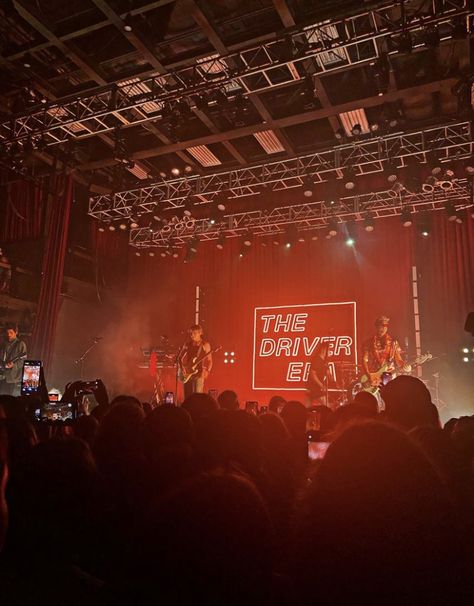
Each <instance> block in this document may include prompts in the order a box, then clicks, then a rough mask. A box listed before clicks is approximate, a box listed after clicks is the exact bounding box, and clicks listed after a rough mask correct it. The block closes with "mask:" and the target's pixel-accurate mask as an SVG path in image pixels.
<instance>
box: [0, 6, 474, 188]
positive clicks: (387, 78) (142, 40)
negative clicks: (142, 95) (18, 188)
mask: <svg viewBox="0 0 474 606" xmlns="http://www.w3.org/2000/svg"><path fill="white" fill-rule="evenodd" d="M0 7H1V8H0V28H1V45H2V49H1V58H0V72H1V73H0V81H1V89H0V90H1V95H0V112H1V115H0V118H1V122H2V128H1V129H0V137H1V139H0V143H1V144H2V145H3V146H5V145H6V143H8V140H9V135H8V128H7V126H8V124H9V123H11V118H12V116H14V117H15V116H21V115H24V114H27V113H28V112H33V111H37V108H38V107H41V106H43V108H44V109H45V111H49V110H48V108H50V107H53V106H54V104H55V103H59V105H60V104H61V100H62V98H64V97H66V96H70V95H74V96H77V95H85V96H87V95H88V94H89V93H90V92H91V91H92V92H94V90H95V89H96V88H98V87H107V86H108V85H111V84H114V83H116V84H118V86H121V85H123V83H124V82H127V81H130V80H131V79H132V78H138V79H141V78H143V77H147V76H151V75H158V74H167V73H169V72H170V71H174V70H177V69H181V68H183V67H192V66H195V65H196V61H198V60H203V59H206V58H209V57H211V56H214V55H215V56H217V57H220V58H222V59H223V65H224V67H225V68H226V69H229V70H231V69H235V70H236V73H238V74H240V73H241V72H239V71H238V70H239V64H238V61H237V59H234V58H229V55H230V54H231V53H235V52H236V51H245V50H246V49H251V48H254V49H258V47H259V45H264V44H266V43H269V42H274V41H277V42H276V43H275V45H274V49H275V52H276V53H277V54H278V59H277V61H276V63H278V65H276V67H275V69H274V70H272V72H271V73H270V72H269V74H268V75H269V80H264V79H262V78H263V76H262V74H260V73H254V74H252V75H249V77H248V78H242V79H241V80H240V85H241V88H237V89H233V88H232V86H223V87H221V88H220V89H216V87H213V92H212V94H211V95H207V94H206V92H205V91H203V93H202V94H200V95H199V97H198V101H197V102H195V101H193V103H191V104H189V103H185V104H184V105H183V104H181V101H180V99H179V95H178V96H177V95H176V94H175V93H173V94H174V97H173V100H172V101H170V103H168V104H165V105H164V106H163V107H162V109H161V110H160V111H159V112H156V115H155V114H154V115H153V119H150V116H145V118H146V119H144V120H143V121H138V120H137V121H136V123H135V124H134V125H133V126H132V125H130V124H128V125H127V121H126V119H125V118H124V119H122V120H116V124H115V125H114V128H113V129H109V130H107V131H106V132H102V133H100V134H95V135H94V134H93V136H92V135H91V136H87V137H84V138H82V137H80V136H79V137H78V136H77V133H76V134H75V133H74V131H73V130H72V129H71V131H70V133H69V140H68V141H67V142H66V143H61V144H59V145H53V144H51V141H50V140H49V139H48V138H47V137H46V139H43V138H42V137H43V135H45V134H46V133H42V132H41V128H40V129H39V130H38V129H37V130H36V131H32V134H31V137H30V142H29V143H28V145H29V147H28V149H26V147H25V141H24V140H23V141H22V142H21V145H18V146H16V147H13V148H12V147H9V148H8V150H7V151H5V149H3V150H2V154H1V161H2V165H3V166H4V167H6V168H7V178H10V177H11V175H12V174H13V173H14V172H15V171H16V172H17V173H18V172H21V171H23V172H25V171H29V172H30V173H33V174H37V175H40V174H42V173H44V172H47V171H48V170H50V167H51V166H52V165H53V164H54V162H57V161H59V162H66V161H67V162H68V163H69V164H70V166H71V167H72V169H73V170H74V175H75V177H76V178H77V180H78V181H80V182H83V183H85V184H89V185H91V186H92V189H94V188H95V190H96V191H101V190H102V188H108V189H111V188H115V189H116V188H117V187H122V188H127V187H130V186H132V185H133V183H134V182H137V181H140V180H141V181H142V182H143V181H145V180H146V179H147V178H148V177H151V178H153V177H155V176H156V175H159V174H160V173H162V174H163V175H164V174H165V173H166V174H169V173H170V171H171V169H173V168H179V169H180V170H184V167H185V166H188V167H190V168H188V170H190V171H191V170H192V171H195V172H204V173H205V172H206V171H208V172H209V171H212V170H216V168H217V169H224V170H229V169H231V168H232V167H234V166H235V167H241V166H245V165H247V164H252V163H257V162H265V161H266V160H268V159H270V160H273V159H275V158H278V157H282V158H284V157H294V156H297V155H298V154H302V153H306V152H308V151H312V150H315V149H319V148H329V147H331V146H333V145H335V144H336V143H337V142H338V138H337V137H338V136H339V137H340V136H341V135H342V136H343V137H344V138H345V139H350V138H351V137H353V133H352V132H351V124H352V125H353V124H354V123H355V122H356V123H362V122H363V123H366V124H367V126H368V130H369V131H370V132H368V133H366V134H365V135H364V134H363V136H374V133H378V132H381V131H384V130H387V129H389V128H392V129H397V130H398V131H399V130H413V129H416V128H419V127H421V126H424V125H432V124H439V123H445V122H448V121H449V120H452V119H456V118H458V117H459V116H460V114H461V113H462V112H465V111H466V106H465V103H464V105H463V100H462V98H461V97H462V95H460V94H459V90H460V88H459V86H458V87H457V88H456V85H457V84H458V83H459V82H460V83H461V84H462V83H463V82H465V81H467V82H472V78H471V75H472V72H471V60H470V57H471V54H472V37H471V35H470V33H469V30H470V26H471V24H472V16H470V15H469V13H468V2H465V1H464V0H449V1H448V0H431V1H426V0H406V1H405V2H395V1H394V2H387V1H385V2H380V1H379V2H375V1H372V2H371V1H364V2H361V0H359V1H352V0H348V1H342V0H339V1H330V0H312V1H311V0H212V1H211V0H176V1H171V0H158V1H155V2H146V0H139V1H133V2H132V1H127V0H69V1H68V2H64V1H63V0H36V1H33V0H13V1H2V2H1V4H0ZM371 11H374V12H371ZM450 11H451V14H452V15H454V17H455V15H461V16H460V17H457V18H454V17H452V18H451V17H450V16H449V15H450ZM443 15H447V18H445V19H444V20H442V19H441V17H442V16H443ZM437 17H440V19H441V20H439V21H436V19H437ZM340 20H343V21H340ZM433 20H434V21H433ZM432 21H433V23H434V26H433V27H430V26H429V24H430V23H431V22H432ZM336 22H339V24H338V25H337V26H332V25H331V24H332V23H336ZM324 23H327V24H326V25H325V27H326V31H327V32H329V35H330V36H331V39H332V41H333V42H334V44H335V45H336V46H337V45H339V47H338V49H335V50H332V51H328V52H327V53H325V55H324V56H323V55H320V56H319V58H318V59H316V58H315V57H313V56H311V57H309V58H308V59H306V60H304V61H302V60H301V57H302V55H301V54H298V52H299V50H298V44H300V45H301V46H304V48H303V54H304V52H305V51H306V50H307V49H308V48H312V47H314V45H315V44H318V43H319V42H318V40H316V41H315V40H314V39H311V37H310V36H309V34H305V33H304V31H305V30H304V28H305V27H310V26H312V25H314V24H324ZM414 25H416V27H415V28H414V29H413V32H412V33H411V34H410V36H409V40H408V42H407V39H406V36H405V37H404V36H403V31H402V35H400V28H402V30H403V28H404V27H405V26H407V28H409V27H411V26H414ZM331 27H332V28H333V29H332V30H331V29H330V28H331ZM351 28H352V29H351ZM391 29H392V30H393V31H394V35H393V36H390V35H389V34H390V30H391ZM378 30H384V31H385V33H386V35H384V36H378V35H377V31H378ZM298 32H301V33H300V34H298ZM364 33H365V34H366V41H365V42H364V44H359V45H356V46H351V37H352V36H354V39H355V37H356V36H361V35H362V34H364ZM297 34H298V35H297ZM290 35H291V36H292V37H291V40H290ZM298 36H299V37H298ZM341 45H342V46H341ZM364 45H365V46H364ZM324 48H326V47H324ZM328 48H329V47H328ZM259 52H260V51H259ZM261 52H263V47H262V51H261ZM288 52H290V55H289V56H288V55H287V56H286V59H285V60H286V63H285V64H284V65H281V58H282V56H283V55H284V53H288ZM291 53H294V54H293V55H291ZM374 53H375V55H374ZM293 56H294V57H295V62H293V61H291V60H288V59H291V58H292V57H293ZM296 59H299V61H296ZM250 68H251V65H247V66H246V69H247V70H249V69H250ZM289 75H291V77H289ZM262 82H263V83H264V85H262ZM190 85H191V84H190ZM255 89H258V90H259V92H252V91H255ZM453 89H454V90H453ZM193 99H195V97H194V98H193ZM467 109H470V108H467ZM134 112H135V109H134V108H132V109H130V114H129V116H130V122H133V119H132V116H133V115H134ZM350 112H356V113H355V114H350ZM135 118H136V115H135ZM118 127H120V129H119V128H118ZM79 134H80V133H79ZM40 137H41V141H42V144H40V143H39V141H40ZM201 140H202V141H201ZM30 143H32V144H31V145H30ZM31 148H33V149H31ZM118 148H120V150H119V151H120V153H121V154H122V161H121V162H120V161H119V160H117V150H118ZM27 152H28V153H29V155H30V159H29V161H28V162H27V163H25V161H24V158H25V155H26V154H27ZM123 158H125V159H126V160H127V162H125V163H124V162H123ZM118 167H120V169H121V170H120V175H119V174H118V173H119V171H118ZM124 167H125V168H124ZM117 179H119V180H120V182H119V183H117Z"/></svg>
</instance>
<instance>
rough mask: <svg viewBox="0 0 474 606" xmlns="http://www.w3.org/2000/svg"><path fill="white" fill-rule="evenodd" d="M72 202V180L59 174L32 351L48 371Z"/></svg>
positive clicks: (50, 211) (52, 198) (50, 209)
mask: <svg viewBox="0 0 474 606" xmlns="http://www.w3.org/2000/svg"><path fill="white" fill-rule="evenodd" d="M71 202H72V178H71V176H70V175H56V176H54V177H53V178H52V180H51V184H50V192H49V195H48V209H47V216H46V225H45V243H44V251H43V263H42V272H41V288H40V295H39V301H38V310H37V315H36V321H35V326H34V330H33V337H32V352H33V355H34V356H35V358H37V359H39V360H42V361H43V366H44V367H45V368H46V369H48V367H49V366H50V364H51V360H52V355H53V347H54V338H55V333H56V324H57V319H58V313H59V307H60V303H61V298H60V297H61V285H62V281H63V275H64V261H65V258H66V252H67V241H68V227H69V220H70V214H71Z"/></svg>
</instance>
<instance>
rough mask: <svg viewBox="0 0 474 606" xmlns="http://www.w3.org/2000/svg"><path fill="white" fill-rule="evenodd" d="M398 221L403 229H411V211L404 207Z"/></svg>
mask: <svg viewBox="0 0 474 606" xmlns="http://www.w3.org/2000/svg"><path fill="white" fill-rule="evenodd" d="M400 221H401V222H402V225H403V227H411V226H412V225H413V221H412V218H411V211H410V209H409V208H408V207H406V206H405V207H403V208H402V213H401V215H400Z"/></svg>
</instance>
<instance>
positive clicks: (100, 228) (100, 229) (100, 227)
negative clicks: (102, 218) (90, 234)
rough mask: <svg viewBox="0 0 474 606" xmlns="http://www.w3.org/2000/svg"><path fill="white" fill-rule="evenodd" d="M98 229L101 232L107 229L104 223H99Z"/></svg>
mask: <svg viewBox="0 0 474 606" xmlns="http://www.w3.org/2000/svg"><path fill="white" fill-rule="evenodd" d="M97 229H98V231H100V232H101V233H104V231H105V227H104V226H103V225H99V227H98V228H97Z"/></svg>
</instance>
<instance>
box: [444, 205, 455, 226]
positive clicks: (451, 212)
mask: <svg viewBox="0 0 474 606" xmlns="http://www.w3.org/2000/svg"><path fill="white" fill-rule="evenodd" d="M445 210H446V214H447V216H448V221H451V222H452V221H456V218H457V212H456V208H455V206H454V204H446V206H445Z"/></svg>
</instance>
